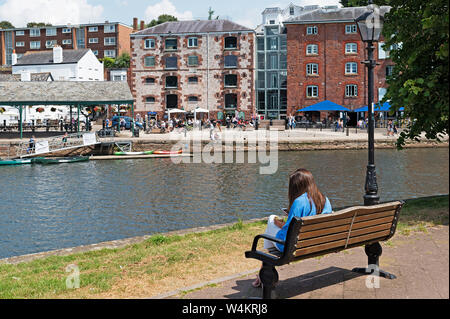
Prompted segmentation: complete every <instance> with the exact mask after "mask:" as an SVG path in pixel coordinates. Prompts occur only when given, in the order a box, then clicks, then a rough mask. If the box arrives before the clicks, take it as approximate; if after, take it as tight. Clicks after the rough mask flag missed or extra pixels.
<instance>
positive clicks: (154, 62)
mask: <svg viewBox="0 0 450 319" xmlns="http://www.w3.org/2000/svg"><path fill="white" fill-rule="evenodd" d="M150 58H152V59H153V65H147V63H146V61H147V59H150ZM155 65H156V58H155V57H154V56H146V57H145V58H144V67H146V68H153V67H155Z"/></svg>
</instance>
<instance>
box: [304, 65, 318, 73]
mask: <svg viewBox="0 0 450 319" xmlns="http://www.w3.org/2000/svg"><path fill="white" fill-rule="evenodd" d="M306 75H319V65H318V64H317V63H309V64H307V65H306Z"/></svg>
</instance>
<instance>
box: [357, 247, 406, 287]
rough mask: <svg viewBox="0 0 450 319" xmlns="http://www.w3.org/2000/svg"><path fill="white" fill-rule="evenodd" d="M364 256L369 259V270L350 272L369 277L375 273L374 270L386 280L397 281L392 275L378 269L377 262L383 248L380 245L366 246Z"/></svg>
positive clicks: (358, 269)
mask: <svg viewBox="0 0 450 319" xmlns="http://www.w3.org/2000/svg"><path fill="white" fill-rule="evenodd" d="M365 251H366V255H367V257H368V258H369V262H368V264H369V268H355V269H353V270H352V271H353V272H356V273H359V274H364V275H370V274H373V273H374V272H375V270H378V272H379V274H378V275H379V276H380V277H383V278H386V279H391V280H392V279H397V277H396V276H395V275H393V274H390V273H388V272H386V271H384V270H381V269H379V265H380V264H379V260H380V256H381V254H382V253H383V248H382V247H381V245H380V243H375V244H371V245H367V246H366V248H365Z"/></svg>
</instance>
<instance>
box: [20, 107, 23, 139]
mask: <svg viewBox="0 0 450 319" xmlns="http://www.w3.org/2000/svg"><path fill="white" fill-rule="evenodd" d="M22 122H23V119H22V105H20V106H19V130H20V139H22V138H23V127H22Z"/></svg>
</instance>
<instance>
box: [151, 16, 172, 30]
mask: <svg viewBox="0 0 450 319" xmlns="http://www.w3.org/2000/svg"><path fill="white" fill-rule="evenodd" d="M170 21H178V19H177V17H174V16H172V15H169V14H162V15H160V16H159V17H158V19H156V20H155V19H153V20H152V21H151V22H150V23H149V24H147V28H151V27H154V26H157V25H158V24H162V23H165V22H170Z"/></svg>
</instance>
